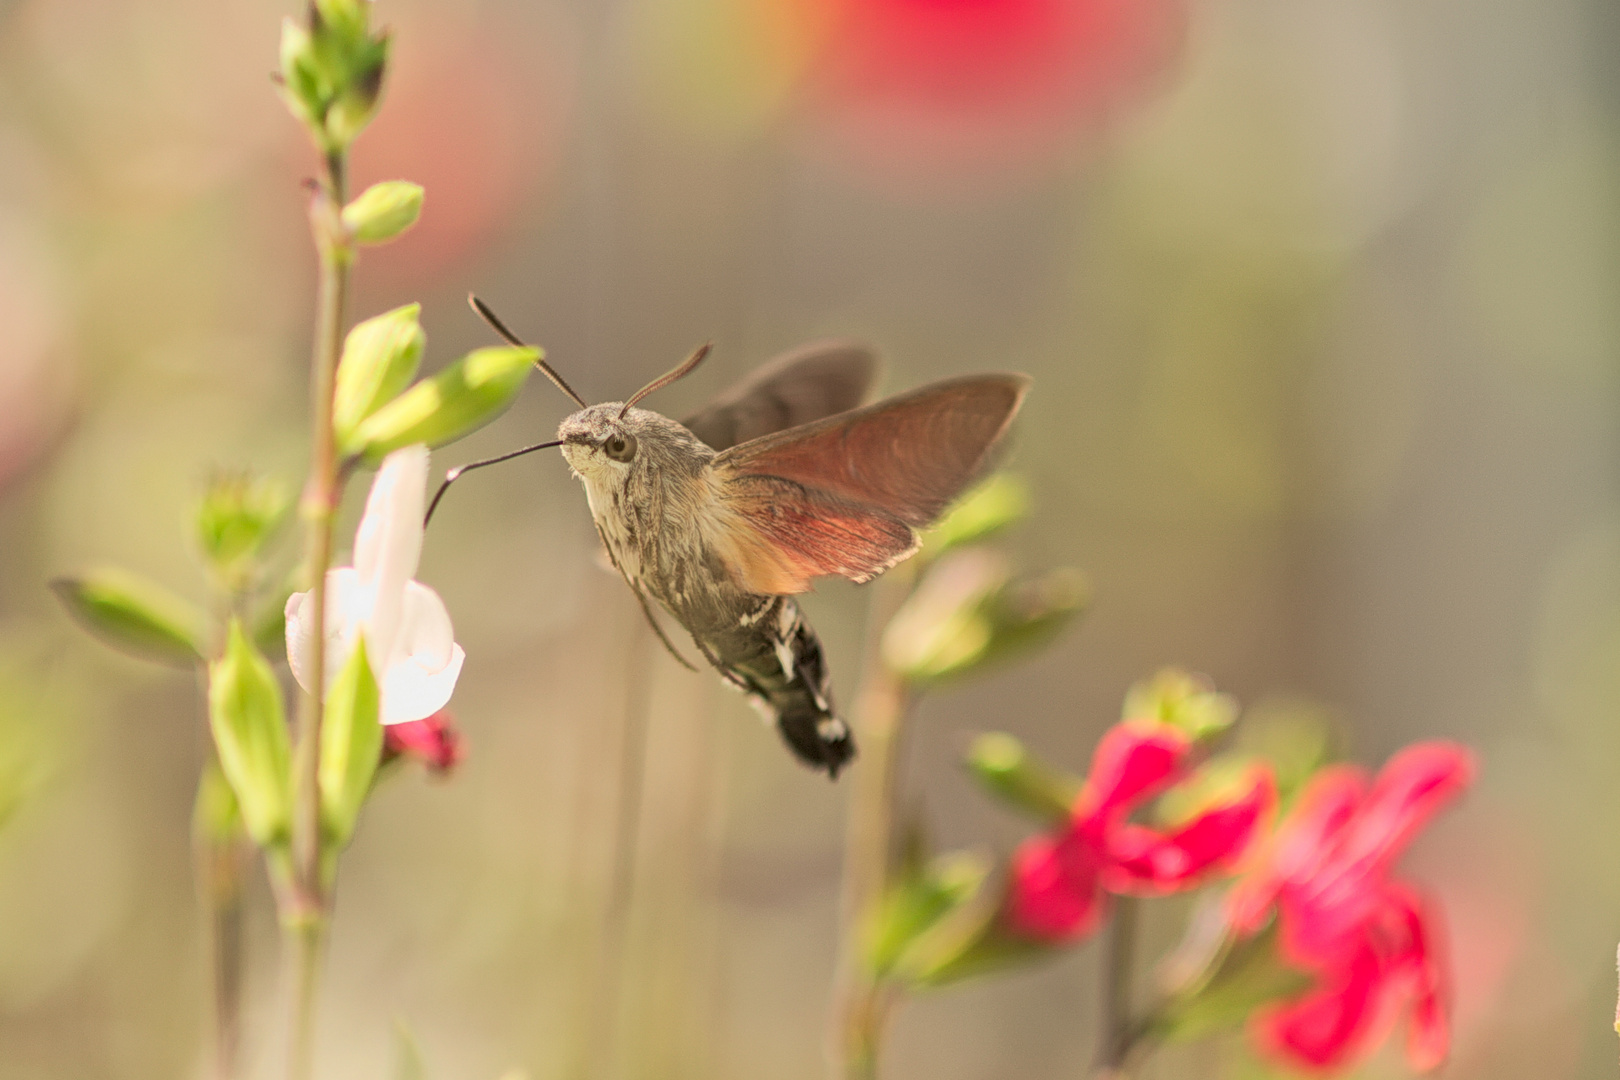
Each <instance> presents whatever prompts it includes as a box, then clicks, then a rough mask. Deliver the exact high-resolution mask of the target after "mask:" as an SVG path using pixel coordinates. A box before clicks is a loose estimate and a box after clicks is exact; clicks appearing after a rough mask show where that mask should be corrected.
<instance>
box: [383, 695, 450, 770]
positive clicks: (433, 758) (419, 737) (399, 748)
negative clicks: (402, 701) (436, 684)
mask: <svg viewBox="0 0 1620 1080" xmlns="http://www.w3.org/2000/svg"><path fill="white" fill-rule="evenodd" d="M462 753H463V748H462V742H461V732H460V731H459V730H457V728H456V718H455V717H454V716H453V715H451V713H450V710H449V709H440V710H439V711H438V712H436V713H434V714H433V715H432V716H429V717H426V718H425V719H422V720H411V721H409V722H407V723H403V724H389V725H387V726H386V727H384V728H383V761H384V762H388V761H392V760H393V759H394V758H397V757H410V758H415V759H416V760H418V761H420V762H422V763H423V764H424V765H426V766H427V768H428V771H429V772H431V773H435V774H437V775H441V776H442V775H444V774H446V773H448V772H449V771H450V770H451V769H453V768H455V767H456V765H457V764H459V763H460V761H461V757H462Z"/></svg>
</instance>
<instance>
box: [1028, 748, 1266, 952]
mask: <svg viewBox="0 0 1620 1080" xmlns="http://www.w3.org/2000/svg"><path fill="white" fill-rule="evenodd" d="M1191 749H1192V744H1191V741H1190V740H1189V739H1188V737H1187V736H1186V735H1185V734H1183V733H1182V732H1181V731H1180V730H1178V729H1177V728H1174V727H1171V726H1170V725H1168V724H1160V723H1156V722H1152V721H1139V720H1133V721H1126V722H1125V723H1122V724H1117V725H1115V726H1114V727H1113V728H1111V729H1110V730H1109V731H1108V733H1107V734H1105V735H1104V736H1103V738H1102V741H1101V742H1100V743H1098V745H1097V752H1096V754H1095V755H1093V757H1092V761H1091V775H1090V777H1089V778H1088V779H1087V781H1086V785H1085V787H1084V789H1083V790H1082V791H1081V792H1080V796H1079V798H1077V799H1076V800H1075V804H1074V811H1073V814H1072V816H1071V817H1070V819H1069V821H1068V823H1067V824H1066V825H1065V826H1064V828H1063V829H1062V830H1061V831H1060V832H1058V833H1056V834H1051V835H1047V836H1041V837H1035V838H1033V839H1030V840H1027V841H1025V842H1024V843H1023V844H1022V845H1021V846H1020V847H1019V849H1018V851H1017V852H1016V853H1014V855H1013V861H1012V882H1011V893H1010V895H1009V897H1008V906H1007V916H1008V920H1009V922H1010V924H1011V925H1012V927H1013V928H1014V929H1015V930H1017V931H1019V932H1020V933H1023V934H1026V935H1028V936H1030V937H1035V938H1041V939H1045V940H1054V941H1055V940H1075V939H1078V938H1081V937H1084V936H1085V935H1087V934H1089V933H1091V932H1092V931H1093V930H1095V929H1096V928H1097V926H1098V925H1099V924H1100V923H1101V921H1102V919H1103V917H1104V916H1105V915H1106V914H1107V911H1108V894H1109V893H1122V894H1127V895H1133V896H1159V895H1164V894H1166V893H1172V892H1177V891H1179V890H1182V889H1186V888H1190V887H1192V886H1193V885H1195V884H1197V883H1198V882H1199V881H1200V880H1201V879H1202V878H1204V877H1206V876H1207V875H1209V874H1211V873H1214V872H1215V871H1218V870H1220V869H1222V868H1226V867H1230V866H1232V865H1233V864H1234V863H1236V862H1237V861H1238V860H1239V859H1240V858H1242V856H1243V854H1244V852H1245V851H1246V850H1247V849H1248V847H1249V844H1250V841H1251V840H1252V839H1253V838H1254V836H1255V835H1256V834H1257V832H1258V831H1259V830H1258V826H1259V825H1260V824H1261V823H1262V822H1263V821H1264V820H1265V819H1266V818H1267V817H1268V816H1269V814H1270V812H1271V810H1272V808H1273V807H1274V806H1275V804H1276V787H1275V784H1274V783H1273V781H1272V777H1271V771H1270V770H1269V769H1268V768H1266V767H1265V766H1263V765H1256V766H1253V767H1252V768H1250V769H1249V770H1248V772H1247V773H1246V775H1245V777H1244V780H1243V783H1242V784H1241V785H1240V786H1239V789H1238V792H1237V794H1236V795H1234V796H1232V797H1230V798H1227V799H1224V800H1222V801H1220V802H1217V803H1215V804H1213V805H1211V806H1209V807H1207V808H1205V809H1204V810H1203V812H1201V813H1199V814H1197V815H1196V816H1194V817H1193V818H1192V819H1191V820H1189V821H1187V822H1186V823H1185V824H1182V825H1180V826H1178V827H1177V828H1175V829H1173V830H1171V831H1169V832H1159V831H1157V830H1154V829H1151V828H1148V827H1147V826H1144V825H1134V824H1131V823H1130V822H1129V821H1128V820H1127V819H1128V818H1129V816H1130V813H1131V811H1132V810H1133V809H1134V808H1136V807H1137V806H1138V805H1140V804H1142V803H1144V802H1146V801H1147V800H1148V799H1150V798H1152V797H1154V796H1155V795H1157V794H1159V793H1160V792H1162V791H1164V790H1165V789H1167V788H1168V787H1170V786H1171V785H1172V784H1174V783H1175V782H1176V781H1177V780H1179V779H1181V777H1182V776H1183V775H1184V771H1185V767H1186V762H1187V758H1188V756H1189V754H1190V752H1191Z"/></svg>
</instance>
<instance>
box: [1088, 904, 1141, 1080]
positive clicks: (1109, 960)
mask: <svg viewBox="0 0 1620 1080" xmlns="http://www.w3.org/2000/svg"><path fill="white" fill-rule="evenodd" d="M1139 914H1140V913H1139V911H1138V902H1137V900H1136V899H1135V898H1134V897H1130V896H1121V897H1118V898H1117V900H1116V901H1115V905H1114V918H1113V926H1112V927H1111V928H1110V930H1109V933H1108V953H1107V956H1106V957H1105V959H1104V961H1103V994H1102V1033H1101V1042H1100V1043H1099V1045H1098V1050H1097V1068H1096V1080H1124V1078H1125V1077H1127V1076H1129V1075H1130V1073H1129V1070H1128V1069H1127V1065H1128V1064H1129V1061H1130V1058H1131V1053H1132V1051H1134V1050H1135V1049H1136V1044H1137V1041H1138V1034H1139V1031H1140V1025H1139V1023H1138V1022H1137V1020H1136V1019H1135V1018H1134V1016H1133V1012H1132V1008H1131V997H1132V993H1133V990H1132V983H1133V978H1132V977H1133V975H1134V974H1135V965H1136V938H1137V918H1138V915H1139Z"/></svg>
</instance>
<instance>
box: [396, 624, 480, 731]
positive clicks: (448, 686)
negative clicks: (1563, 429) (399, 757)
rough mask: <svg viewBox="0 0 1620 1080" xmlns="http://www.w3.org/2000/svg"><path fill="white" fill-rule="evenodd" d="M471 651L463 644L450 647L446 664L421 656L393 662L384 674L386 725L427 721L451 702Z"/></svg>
mask: <svg viewBox="0 0 1620 1080" xmlns="http://www.w3.org/2000/svg"><path fill="white" fill-rule="evenodd" d="M466 659H467V654H466V653H464V652H462V651H461V646H460V645H454V644H452V645H451V646H450V655H449V657H448V658H447V659H446V661H445V662H444V663H443V664H442V665H429V664H425V663H423V662H422V660H421V659H419V658H416V657H412V658H410V659H407V660H404V661H401V662H400V663H397V664H393V665H392V666H390V667H389V668H388V670H387V671H386V672H384V673H383V678H382V704H381V716H380V718H381V720H382V722H383V723H384V724H404V723H407V722H409V721H411V720H425V719H427V718H428V717H429V716H432V715H433V714H434V713H436V712H438V711H439V710H440V709H442V708H444V707H445V706H446V705H447V704H449V703H450V695H451V694H452V693H454V692H455V689H456V680H457V679H458V678H460V677H461V665H462V662H463V661H465V660H466Z"/></svg>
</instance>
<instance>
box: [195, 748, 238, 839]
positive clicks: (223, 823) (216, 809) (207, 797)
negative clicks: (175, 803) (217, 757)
mask: <svg viewBox="0 0 1620 1080" xmlns="http://www.w3.org/2000/svg"><path fill="white" fill-rule="evenodd" d="M191 835H192V836H193V837H194V838H195V839H196V840H197V841H198V842H199V843H205V844H230V843H234V842H235V841H236V840H237V839H238V838H240V837H242V836H245V835H247V834H246V832H245V831H244V830H243V828H242V810H241V807H239V806H238V805H237V803H236V792H234V791H232V790H231V783H230V781H229V780H227V779H225V774H224V772H222V771H221V770H220V767H219V762H218V761H213V760H211V761H209V762H208V764H207V765H204V766H203V771H202V777H201V778H200V779H199V780H198V781H197V798H196V801H195V802H193V803H192V806H191Z"/></svg>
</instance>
